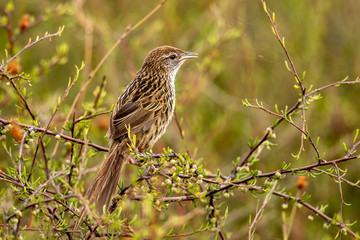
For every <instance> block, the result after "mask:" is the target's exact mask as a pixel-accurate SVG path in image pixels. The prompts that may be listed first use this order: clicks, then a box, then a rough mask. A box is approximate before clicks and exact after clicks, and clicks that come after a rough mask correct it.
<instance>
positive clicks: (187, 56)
mask: <svg viewBox="0 0 360 240" xmlns="http://www.w3.org/2000/svg"><path fill="white" fill-rule="evenodd" d="M197 57H198V54H197V53H194V52H185V53H184V54H183V55H182V56H181V57H180V61H185V60H187V59H190V58H197Z"/></svg>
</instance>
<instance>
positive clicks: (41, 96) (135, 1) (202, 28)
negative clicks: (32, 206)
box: [0, 0, 360, 239]
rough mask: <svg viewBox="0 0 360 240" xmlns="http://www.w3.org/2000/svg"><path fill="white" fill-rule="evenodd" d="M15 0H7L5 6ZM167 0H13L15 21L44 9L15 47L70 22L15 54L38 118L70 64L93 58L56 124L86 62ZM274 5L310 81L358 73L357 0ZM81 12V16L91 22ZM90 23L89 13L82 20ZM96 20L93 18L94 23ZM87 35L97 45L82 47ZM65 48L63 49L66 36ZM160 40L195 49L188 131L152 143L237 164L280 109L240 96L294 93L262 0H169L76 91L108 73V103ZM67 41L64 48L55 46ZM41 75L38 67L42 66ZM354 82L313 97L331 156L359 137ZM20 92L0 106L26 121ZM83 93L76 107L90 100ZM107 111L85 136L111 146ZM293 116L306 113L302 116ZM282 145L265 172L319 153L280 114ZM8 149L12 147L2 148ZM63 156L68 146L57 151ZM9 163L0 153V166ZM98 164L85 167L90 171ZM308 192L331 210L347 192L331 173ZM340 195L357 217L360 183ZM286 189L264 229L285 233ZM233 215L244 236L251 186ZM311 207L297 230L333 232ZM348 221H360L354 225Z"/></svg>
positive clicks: (211, 161)
mask: <svg viewBox="0 0 360 240" xmlns="http://www.w3.org/2000/svg"><path fill="white" fill-rule="evenodd" d="M7 2H8V1H6V0H2V1H1V2H0V16H4V12H3V9H4V8H5V5H6V3H7ZM159 2H160V1H154V0H147V1H144V0H131V1H130V0H118V1H101V0H88V1H84V4H83V7H82V8H79V6H81V4H80V1H45V0H17V1H14V6H15V10H14V13H13V22H12V24H13V25H14V26H16V25H17V24H18V22H19V19H20V18H21V16H23V15H24V14H30V16H32V17H34V18H35V19H36V18H37V17H39V16H41V15H44V16H46V20H44V21H42V22H40V23H39V24H38V25H36V26H35V27H33V28H31V29H30V30H29V31H25V32H24V34H22V35H21V36H20V38H19V39H18V40H17V41H16V43H15V52H17V51H19V50H20V49H21V48H22V47H23V46H25V45H26V44H27V42H28V38H29V37H31V38H32V39H35V38H36V36H37V35H39V36H42V35H43V34H44V33H45V32H46V31H48V32H50V33H53V32H56V31H57V29H58V27H59V26H63V25H64V26H65V30H64V32H63V33H62V35H61V37H58V38H54V39H52V41H51V42H49V41H47V40H45V41H43V42H41V43H39V44H37V45H36V46H34V47H32V48H30V49H29V50H26V51H25V52H24V53H23V54H21V56H20V59H19V61H20V65H21V67H22V70H23V71H24V72H27V73H30V74H31V78H32V79H31V83H32V87H27V90H28V91H31V92H33V95H32V96H31V97H30V99H29V103H31V105H32V106H33V108H34V110H35V111H39V116H40V122H42V123H43V124H44V123H46V122H47V120H48V119H49V116H50V115H51V111H52V110H53V107H54V106H55V105H56V103H57V98H58V97H59V96H62V94H63V92H64V90H65V88H66V86H67V84H68V78H69V77H72V76H73V75H74V74H75V68H74V65H78V66H80V65H81V62H82V61H85V63H86V69H85V70H84V71H83V72H82V75H81V77H80V79H79V81H78V83H77V84H76V85H75V86H74V88H73V89H72V90H71V92H70V95H69V97H68V98H67V99H66V101H65V103H64V104H63V105H62V106H61V112H60V113H59V114H58V115H57V117H56V119H55V126H57V127H58V128H60V126H61V125H62V124H63V122H62V121H64V118H65V116H66V114H67V110H68V109H69V108H70V105H71V103H72V101H73V99H74V97H75V95H76V93H77V92H78V91H79V89H80V87H81V84H82V83H83V82H84V81H85V80H86V79H87V77H88V74H89V71H90V69H94V67H95V66H96V65H97V64H98V62H99V61H100V59H101V58H102V57H103V56H104V54H105V53H106V52H107V50H108V49H109V48H110V47H111V46H112V45H113V44H114V43H115V41H116V40H117V39H118V38H119V37H120V36H121V34H122V33H123V32H124V30H125V29H126V27H127V26H128V25H134V24H135V23H136V22H137V21H139V20H140V19H141V18H142V17H143V16H145V15H146V14H147V13H148V12H149V11H150V10H151V9H152V8H154V7H155V6H156V5H157V4H158V3H159ZM267 6H268V8H269V10H270V11H274V12H275V13H276V23H277V26H278V29H279V31H280V34H281V35H282V36H284V37H285V42H286V46H287V48H288V51H289V53H290V56H291V57H292V59H293V61H294V63H295V66H296V68H297V71H298V73H299V74H300V75H301V74H302V72H303V71H306V78H305V81H304V83H303V84H304V86H306V88H309V87H310V86H311V85H314V88H317V87H321V86H324V85H327V84H330V83H332V82H335V81H340V80H342V79H344V78H345V77H346V76H349V79H351V80H353V79H355V78H356V77H357V76H359V75H360V30H359V26H360V25H359V24H360V16H359V12H360V2H359V1H358V0H347V1H337V0H317V1H312V0H303V1H298V0H288V1H275V0H272V1H267ZM84 21H85V22H84ZM86 22H88V23H90V25H88V26H87V27H86ZM89 26H91V27H89ZM86 42H87V43H90V45H88V46H86ZM64 44H65V45H66V46H67V48H68V52H66V51H65V50H64V49H66V47H65V45H64ZM160 45H172V46H176V47H179V48H181V49H184V50H188V51H193V52H197V53H199V58H198V59H197V60H196V61H191V62H187V63H186V64H185V65H184V66H183V67H182V69H181V70H180V71H179V73H178V75H177V82H176V88H177V105H176V112H177V116H178V118H179V119H180V120H181V122H182V130H183V131H184V133H185V136H184V139H185V140H184V141H183V140H182V138H181V136H180V134H179V130H178V127H177V125H176V123H175V121H172V123H171V125H170V126H169V128H168V130H167V132H166V134H165V135H164V137H162V139H161V140H160V141H159V142H158V143H157V144H156V146H155V147H154V149H153V150H154V152H161V151H162V148H163V147H167V146H170V147H171V148H172V149H173V150H174V151H176V152H185V151H189V152H190V154H191V155H192V156H193V157H194V158H196V159H202V161H203V165H204V167H205V168H206V169H209V170H210V171H211V172H213V173H215V172H216V170H217V169H218V168H219V169H220V170H221V172H222V173H223V174H225V175H226V174H228V173H229V172H230V171H231V170H232V161H235V159H236V158H237V157H244V155H245V154H246V153H247V151H248V145H247V144H248V142H249V138H250V137H252V138H255V137H262V136H263V134H264V133H265V130H266V128H267V127H269V126H271V125H272V123H273V121H274V120H275V118H274V117H272V116H270V115H268V114H266V113H265V112H262V111H260V110H255V109H250V108H246V107H244V106H243V105H242V99H245V98H247V99H249V101H250V102H255V99H258V100H259V101H263V102H264V104H265V106H266V107H267V108H269V109H271V110H274V105H275V104H277V105H278V106H279V109H284V108H285V106H289V107H291V106H293V105H294V104H295V103H296V101H297V98H298V96H299V92H298V90H297V89H295V88H294V87H293V85H294V84H295V81H294V78H293V77H292V76H291V74H290V73H289V72H288V71H287V69H286V67H285V65H284V60H285V54H284V52H283V50H282V49H281V47H280V45H279V43H278V42H277V40H276V39H275V37H274V35H273V33H272V31H271V26H270V23H269V20H268V19H267V17H266V15H265V13H264V11H263V7H262V5H261V2H260V0H258V1H255V0H231V1H230V0H228V1H214V0H200V1H194V0H182V1H175V0H168V1H167V2H166V4H165V5H164V6H163V7H161V8H160V10H159V11H158V12H156V13H155V14H154V15H153V16H152V17H151V18H150V19H149V20H148V21H147V22H145V23H144V24H143V25H141V26H140V27H138V28H137V29H136V30H135V31H133V32H132V33H130V35H129V36H128V37H127V38H126V39H125V40H124V41H123V42H122V43H121V45H120V46H119V47H118V48H116V49H115V50H114V51H113V52H112V54H111V56H110V57H109V58H108V59H107V60H106V62H105V63H104V65H103V66H102V67H101V68H100V70H99V72H98V73H97V74H96V75H95V77H94V78H93V80H92V81H91V84H90V85H89V87H88V88H87V90H86V93H85V95H84V96H83V98H82V99H81V104H83V105H84V104H85V105H86V104H87V103H92V102H93V99H94V94H93V91H94V90H95V88H96V87H97V86H99V85H100V83H101V80H102V78H103V76H106V79H107V82H106V86H105V89H106V93H107V94H106V96H105V97H104V100H103V102H102V104H101V107H102V108H104V109H109V108H110V107H111V105H112V104H114V103H115V102H116V100H117V98H118V96H119V94H120V93H121V91H122V90H123V89H124V87H125V86H126V85H127V84H128V83H129V82H130V81H131V79H132V78H133V77H134V75H135V73H136V71H137V70H138V69H139V68H140V66H141V64H142V61H143V59H144V58H145V56H146V54H147V53H148V52H149V51H150V50H151V49H153V48H155V47H157V46H160ZM59 46H62V49H63V52H66V54H65V55H64V56H62V60H61V64H58V65H56V66H55V67H51V68H49V69H48V70H46V64H48V63H47V62H48V61H49V60H50V59H51V58H52V56H54V55H56V54H57V52H56V51H57V50H56V49H57V47H59ZM5 48H7V49H8V48H9V41H8V37H7V32H6V30H5V29H4V28H1V29H0V58H1V59H4V58H5V52H4V49H5ZM59 51H60V52H61V50H58V53H59ZM44 66H45V72H44V73H43V74H40V75H38V74H36V71H38V70H36V69H35V68H36V67H38V69H43V68H44ZM0 84H1V89H0V101H2V100H4V99H5V98H6V96H7V95H8V94H13V93H11V91H10V90H5V89H9V88H8V87H7V86H6V83H5V82H4V81H2V82H0ZM359 93H360V86H359V85H349V86H341V87H338V88H331V89H328V90H325V91H323V92H321V94H322V96H323V98H322V99H320V100H318V101H315V102H313V103H311V105H310V107H309V109H308V111H307V112H306V118H307V119H306V120H307V124H308V130H309V132H310V135H311V136H312V138H313V139H316V138H317V137H320V144H319V149H320V151H321V153H324V152H326V155H325V159H328V160H332V159H335V158H339V157H342V156H343V155H344V150H343V146H342V143H343V142H345V143H346V144H347V145H348V146H350V145H351V144H352V140H353V136H354V134H355V131H356V129H358V128H359V126H360V114H359V112H360V104H359V100H358V99H359ZM17 103H18V100H17V99H16V98H11V100H10V101H9V102H7V103H6V105H4V106H2V109H1V117H2V118H6V119H9V118H10V117H18V118H19V120H21V121H22V122H24V123H28V124H30V121H26V119H27V120H28V119H29V118H28V115H27V113H26V112H24V111H20V112H19V111H18V110H17V109H16V108H15V107H14V106H15V104H17ZM81 104H79V106H78V108H77V112H76V115H77V116H81V114H83V110H82V107H81ZM108 118H109V115H105V116H101V117H99V118H97V119H95V120H94V121H93V123H92V132H91V133H90V135H89V139H90V141H92V142H95V143H97V144H100V145H102V146H107V140H106V138H105V137H104V135H105V133H106V130H107V124H108ZM294 120H295V122H297V123H300V122H301V121H299V120H300V119H299V116H298V119H294ZM275 133H276V135H277V138H276V139H275V140H273V142H274V143H276V144H277V146H273V147H272V148H271V151H268V150H264V151H263V153H262V154H261V156H260V161H259V162H258V163H257V164H256V165H255V167H256V168H258V169H260V170H261V171H262V172H263V173H264V172H268V171H274V170H276V169H279V168H280V167H281V164H282V162H287V163H290V162H291V163H292V166H304V165H308V164H312V163H315V154H314V151H313V150H312V149H311V147H310V146H309V145H308V144H306V145H305V151H304V152H303V153H302V154H301V157H300V159H299V160H295V159H294V158H293V157H292V156H291V153H293V154H297V152H298V150H299V147H300V133H299V132H298V131H297V130H296V129H295V128H294V127H293V126H291V125H289V124H287V123H282V124H281V125H280V126H279V127H278V128H276V129H275ZM0 156H1V158H2V159H4V158H5V159H6V158H7V157H6V156H7V155H6V154H5V152H4V151H3V149H1V150H0ZM104 156H105V154H104V153H101V154H98V155H97V156H96V157H95V158H93V160H92V162H91V163H90V166H95V165H96V164H98V163H100V162H101V160H102V159H103V158H104ZM56 159H57V160H60V159H61V150H60V151H58V154H57V156H56ZM7 165H8V163H6V161H1V166H2V168H4V167H6V166H7ZM341 167H342V168H343V169H346V168H348V174H347V175H346V177H347V179H349V180H351V181H353V182H356V181H357V180H358V178H359V177H358V176H359V174H358V169H359V167H360V164H359V163H358V162H357V161H356V160H354V161H351V162H347V163H343V164H341ZM92 176H93V175H90V176H87V177H86V181H89V180H90V179H91V177H92ZM296 181H297V177H296V176H287V178H285V180H283V181H281V184H282V185H283V186H285V187H286V189H287V191H288V192H290V193H292V194H295V192H296ZM308 181H309V185H308V187H307V189H306V191H307V192H308V193H309V194H311V195H312V199H311V200H310V201H309V202H310V203H311V204H313V205H321V204H329V208H328V209H327V211H326V213H327V214H328V215H329V216H333V214H335V213H336V212H338V210H339V204H340V196H339V189H338V184H337V183H336V182H334V181H333V180H332V179H331V178H330V177H328V176H320V177H317V178H315V179H314V178H309V179H308ZM343 191H344V200H345V202H347V203H350V204H352V205H351V206H344V209H343V211H344V219H346V220H349V221H355V220H359V216H360V206H359V201H358V199H359V198H360V191H359V189H357V188H354V187H350V186H349V185H346V184H343ZM281 203H282V201H281V199H278V198H275V197H273V198H272V201H271V202H270V204H269V206H268V207H267V208H266V209H265V212H264V215H263V218H262V219H261V220H260V222H259V223H258V224H257V231H256V234H257V235H256V237H258V239H279V238H281V214H280V213H281V209H280V205H281ZM227 204H228V205H229V212H230V213H229V219H228V221H227V223H226V225H225V230H226V231H229V232H232V239H243V238H244V237H246V235H247V231H248V215H249V214H254V212H255V210H256V204H257V199H256V198H253V197H252V196H251V194H243V193H241V192H239V193H237V194H236V195H235V196H234V197H231V198H229V199H228V200H227ZM308 214H309V211H308V210H307V209H304V208H302V209H301V210H299V211H298V215H297V216H296V220H295V224H294V228H293V235H292V239H333V237H334V236H335V234H336V228H332V229H330V230H325V229H322V225H323V220H322V219H319V218H315V220H314V222H311V221H308V220H307V215H308ZM353 229H354V230H355V229H359V224H357V225H355V226H354V227H353ZM206 234H207V233H200V234H199V235H195V236H194V237H193V239H197V238H199V239H200V238H201V236H202V237H203V239H206Z"/></svg>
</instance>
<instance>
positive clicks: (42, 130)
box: [0, 118, 160, 157]
mask: <svg viewBox="0 0 360 240" xmlns="http://www.w3.org/2000/svg"><path fill="white" fill-rule="evenodd" d="M0 122H1V123H2V124H4V125H8V124H10V123H11V122H9V121H8V120H5V119H3V118H0ZM14 123H16V124H17V125H19V126H21V127H25V128H34V130H35V131H39V132H44V133H46V134H48V135H52V136H56V135H59V136H60V137H61V138H62V139H65V140H67V141H71V142H74V143H78V144H82V145H84V144H88V145H89V146H90V147H93V148H95V149H97V150H99V151H103V152H107V151H109V149H108V148H106V147H103V146H100V145H97V144H95V143H92V142H87V143H85V141H83V140H80V139H76V138H72V137H70V136H67V135H64V134H60V133H56V132H53V131H50V130H46V129H44V128H41V127H35V126H32V125H27V124H23V123H19V122H14ZM159 157H160V156H159Z"/></svg>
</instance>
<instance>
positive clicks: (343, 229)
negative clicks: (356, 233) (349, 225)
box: [341, 228, 347, 236]
mask: <svg viewBox="0 0 360 240" xmlns="http://www.w3.org/2000/svg"><path fill="white" fill-rule="evenodd" d="M341 234H342V235H344V236H347V231H346V229H345V228H342V229H341Z"/></svg>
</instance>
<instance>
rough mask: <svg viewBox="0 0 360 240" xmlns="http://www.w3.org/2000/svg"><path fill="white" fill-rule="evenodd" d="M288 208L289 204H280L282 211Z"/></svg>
mask: <svg viewBox="0 0 360 240" xmlns="http://www.w3.org/2000/svg"><path fill="white" fill-rule="evenodd" d="M288 207H289V204H288V203H286V202H285V203H283V204H281V208H282V209H287V208H288Z"/></svg>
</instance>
